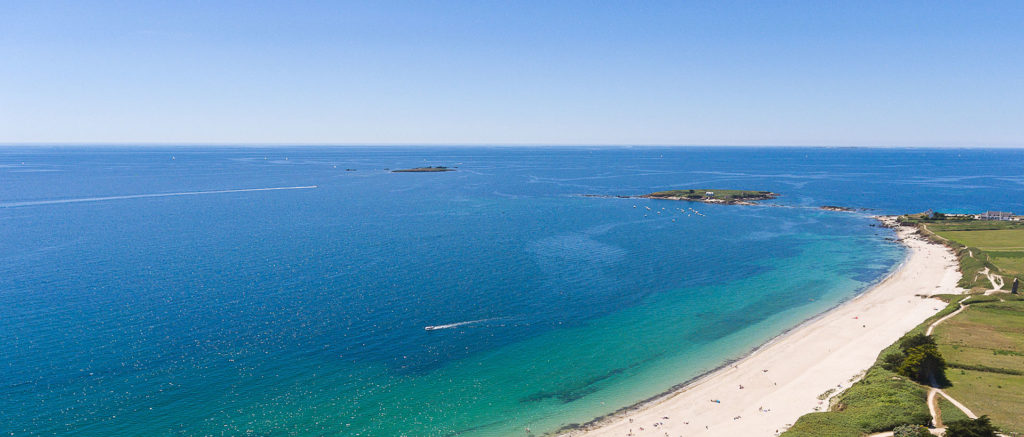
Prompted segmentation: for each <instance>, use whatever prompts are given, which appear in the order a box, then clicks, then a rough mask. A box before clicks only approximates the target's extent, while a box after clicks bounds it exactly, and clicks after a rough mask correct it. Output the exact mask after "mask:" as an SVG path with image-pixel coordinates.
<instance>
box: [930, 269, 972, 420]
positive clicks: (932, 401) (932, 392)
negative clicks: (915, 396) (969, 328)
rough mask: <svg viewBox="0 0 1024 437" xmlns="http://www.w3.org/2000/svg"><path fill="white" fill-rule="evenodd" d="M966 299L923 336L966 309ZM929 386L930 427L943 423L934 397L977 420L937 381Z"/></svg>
mask: <svg viewBox="0 0 1024 437" xmlns="http://www.w3.org/2000/svg"><path fill="white" fill-rule="evenodd" d="M986 270H987V269H986ZM967 299H970V296H967V297H964V298H963V299H960V301H959V302H957V303H958V304H959V305H960V308H957V310H956V311H953V312H952V313H949V314H947V315H946V316H944V317H942V318H940V319H939V320H936V321H934V322H932V324H931V325H928V330H927V331H925V335H929V336H930V335H932V331H934V330H935V327H936V326H939V324H940V323H942V322H945V321H946V320H948V319H949V318H950V317H953V316H955V315H957V314H960V312H961V311H963V310H965V309H967V305H964V301H965V300H967ZM931 385H932V388H931V389H930V390H928V412H929V413H930V414H931V415H932V426H934V427H936V429H938V428H941V427H942V425H943V423H942V411H941V410H939V402H938V396H936V395H942V397H944V398H946V400H948V401H949V402H950V403H952V404H953V405H954V406H956V407H957V408H959V409H960V411H963V412H964V414H966V415H967V417H970V418H971V419H977V418H978V416H977V415H976V414H974V412H973V411H971V410H970V409H969V408H967V406H965V405H964V404H961V403H960V402H959V401H957V400H956V399H953V397H952V396H950V395H948V394H946V392H944V391H942V389H940V388H939V387H938V385H939V384H938V382H937V381H935V380H932V384H931Z"/></svg>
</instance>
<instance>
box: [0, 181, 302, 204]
mask: <svg viewBox="0 0 1024 437" xmlns="http://www.w3.org/2000/svg"><path fill="white" fill-rule="evenodd" d="M316 187H317V186H316V185H309V186H304V187H270V188H243V189H239V190H213V191H187V192H183V193H156V194H130V195H127V196H107V197H82V198H77V199H56V200H33V201H27V202H0V208H14V207H18V206H34V205H53V204H58V203H79V202H102V201H106V200H122V199H141V198H146V197H171V196H198V195H201V194H223V193H246V192H250V191H277V190H309V189H313V188H316Z"/></svg>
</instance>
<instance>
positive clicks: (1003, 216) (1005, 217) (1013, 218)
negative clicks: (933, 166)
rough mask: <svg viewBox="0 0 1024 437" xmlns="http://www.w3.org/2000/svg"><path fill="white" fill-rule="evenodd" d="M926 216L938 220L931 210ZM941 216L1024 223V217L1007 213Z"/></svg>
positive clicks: (986, 212)
mask: <svg viewBox="0 0 1024 437" xmlns="http://www.w3.org/2000/svg"><path fill="white" fill-rule="evenodd" d="M924 215H925V217H928V218H936V212H935V211H932V210H930V209H929V210H928V211H925V213H924ZM939 216H940V217H941V216H945V217H948V218H959V219H975V220H999V221H1004V222H1019V221H1024V215H1014V214H1013V213H1012V212H1005V211H985V212H984V213H981V214H939Z"/></svg>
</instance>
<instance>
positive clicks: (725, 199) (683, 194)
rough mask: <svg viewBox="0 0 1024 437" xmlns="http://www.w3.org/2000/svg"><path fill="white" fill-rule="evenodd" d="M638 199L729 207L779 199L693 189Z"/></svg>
mask: <svg viewBox="0 0 1024 437" xmlns="http://www.w3.org/2000/svg"><path fill="white" fill-rule="evenodd" d="M638 197H641V198H645V199H667V200H685V201H688V202H703V203H724V204H730V205H753V202H756V201H759V200H768V199H774V198H776V197H779V195H778V194H776V193H773V192H771V191H751V190H719V189H705V188H701V189H696V188H694V189H687V190H669V191H658V192H655V193H650V194H644V195H642V196H638Z"/></svg>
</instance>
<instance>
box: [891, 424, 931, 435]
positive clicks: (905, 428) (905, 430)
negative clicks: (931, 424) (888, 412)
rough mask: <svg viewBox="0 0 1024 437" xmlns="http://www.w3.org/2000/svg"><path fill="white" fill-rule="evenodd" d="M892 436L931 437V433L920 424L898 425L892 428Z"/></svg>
mask: <svg viewBox="0 0 1024 437" xmlns="http://www.w3.org/2000/svg"><path fill="white" fill-rule="evenodd" d="M892 437H932V433H931V432H930V431H928V428H927V427H924V426H921V425H900V426H897V427H896V428H895V429H893V430H892Z"/></svg>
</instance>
